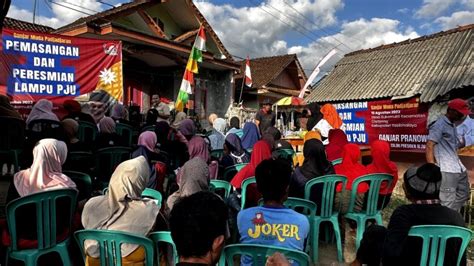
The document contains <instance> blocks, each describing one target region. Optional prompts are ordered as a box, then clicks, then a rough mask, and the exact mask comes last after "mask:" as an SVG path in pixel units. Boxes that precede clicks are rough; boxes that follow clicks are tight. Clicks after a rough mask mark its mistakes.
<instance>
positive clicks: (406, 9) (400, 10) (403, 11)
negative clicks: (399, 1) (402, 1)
mask: <svg viewBox="0 0 474 266" xmlns="http://www.w3.org/2000/svg"><path fill="white" fill-rule="evenodd" d="M397 12H398V13H402V14H407V13H408V12H410V9H408V8H400V9H397Z"/></svg>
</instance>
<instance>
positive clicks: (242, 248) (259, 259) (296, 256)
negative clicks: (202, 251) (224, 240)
mask: <svg viewBox="0 0 474 266" xmlns="http://www.w3.org/2000/svg"><path fill="white" fill-rule="evenodd" d="M275 252H279V253H281V254H283V255H285V257H286V258H287V259H288V260H289V261H290V263H293V262H295V263H298V265H299V266H307V265H310V263H311V259H310V258H309V256H308V254H306V253H304V252H302V251H298V250H293V249H288V248H282V247H275V246H266V245H255V244H234V245H228V246H226V247H225V248H224V252H223V253H222V255H221V257H220V260H219V266H225V265H226V263H227V265H228V266H233V265H234V257H235V256H236V255H241V256H249V257H251V258H252V259H253V263H252V265H265V262H266V260H267V258H268V257H270V256H271V255H273V254H274V253H275ZM239 262H240V261H239ZM239 264H240V263H239Z"/></svg>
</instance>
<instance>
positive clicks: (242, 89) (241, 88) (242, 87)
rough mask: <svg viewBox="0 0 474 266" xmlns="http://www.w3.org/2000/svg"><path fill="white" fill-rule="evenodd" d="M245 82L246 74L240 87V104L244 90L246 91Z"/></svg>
mask: <svg viewBox="0 0 474 266" xmlns="http://www.w3.org/2000/svg"><path fill="white" fill-rule="evenodd" d="M244 84H245V75H244V77H243V78H242V86H241V87H240V96H239V102H238V104H240V101H241V100H242V92H243V91H244Z"/></svg>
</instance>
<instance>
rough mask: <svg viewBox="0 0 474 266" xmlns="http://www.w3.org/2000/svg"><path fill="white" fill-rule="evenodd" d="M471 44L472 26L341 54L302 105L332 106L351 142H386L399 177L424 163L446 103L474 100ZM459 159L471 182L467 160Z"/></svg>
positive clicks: (473, 169)
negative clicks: (431, 128)
mask: <svg viewBox="0 0 474 266" xmlns="http://www.w3.org/2000/svg"><path fill="white" fill-rule="evenodd" d="M473 40H474V24H471V25H466V26H462V27H458V28H455V29H451V30H448V31H444V32H439V33H436V34H432V35H427V36H422V37H419V38H416V39H413V40H406V41H403V42H399V43H393V44H388V45H382V46H379V47H376V48H372V49H367V50H360V51H355V52H352V53H349V54H346V55H345V56H344V58H342V59H341V60H340V61H339V62H338V63H337V64H336V65H335V67H334V69H333V70H332V71H331V72H330V73H329V75H328V76H327V77H325V78H324V79H323V80H322V81H321V82H320V83H319V84H318V85H317V86H315V88H314V89H313V91H312V92H311V94H310V95H309V96H308V97H306V100H307V101H308V102H318V103H320V104H324V103H332V104H333V105H334V106H335V107H336V109H337V110H338V113H339V115H340V117H341V118H342V119H343V121H344V123H345V124H346V133H347V135H348V140H349V141H351V142H354V143H359V144H361V145H362V147H364V145H367V144H369V143H370V142H372V141H373V140H376V139H382V140H386V141H389V142H390V144H391V148H392V151H395V152H392V157H393V159H394V160H396V161H397V162H399V163H401V168H399V170H400V172H399V174H402V173H403V169H404V168H405V167H406V166H408V165H411V164H413V163H422V162H425V153H424V152H425V144H426V140H427V134H428V129H427V128H428V125H429V123H430V122H431V121H434V120H435V119H436V117H439V115H443V114H444V112H445V108H446V103H447V102H448V101H449V100H450V99H453V98H463V99H468V98H470V97H473V96H474V64H473V62H474V61H473V51H474V41H473ZM443 108H444V109H443ZM461 159H462V160H463V161H464V162H465V164H466V167H467V168H468V170H469V172H470V176H471V178H474V160H473V159H472V157H470V158H468V157H464V158H462V157H461ZM403 164H404V165H403Z"/></svg>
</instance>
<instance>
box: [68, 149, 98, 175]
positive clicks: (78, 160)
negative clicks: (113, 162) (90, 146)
mask: <svg viewBox="0 0 474 266" xmlns="http://www.w3.org/2000/svg"><path fill="white" fill-rule="evenodd" d="M93 166H94V155H93V154H92V152H85V151H72V152H69V153H68V155H67V159H66V162H65V163H64V165H63V169H64V170H71V171H78V172H83V173H89V174H90V173H91V168H92V167H93Z"/></svg>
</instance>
